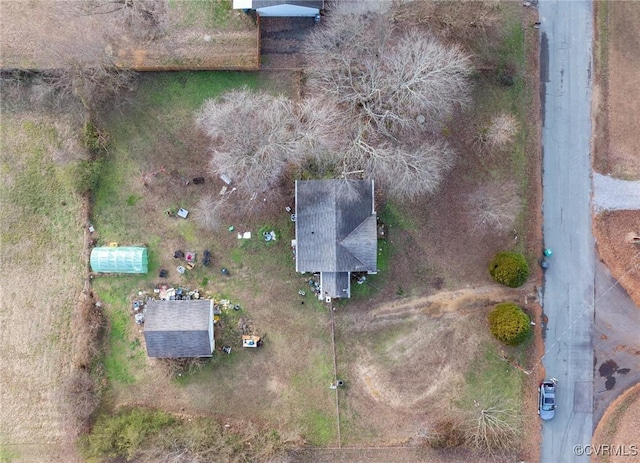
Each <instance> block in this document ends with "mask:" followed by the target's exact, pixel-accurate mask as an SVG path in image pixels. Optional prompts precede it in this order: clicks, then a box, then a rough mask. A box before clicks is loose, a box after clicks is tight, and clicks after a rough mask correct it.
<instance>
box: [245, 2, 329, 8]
mask: <svg viewBox="0 0 640 463" xmlns="http://www.w3.org/2000/svg"><path fill="white" fill-rule="evenodd" d="M277 5H296V6H305V7H307V8H317V9H319V10H321V9H323V8H324V1H323V0H253V2H252V5H251V6H252V7H253V8H254V9H256V10H257V9H258V8H266V7H269V6H277Z"/></svg>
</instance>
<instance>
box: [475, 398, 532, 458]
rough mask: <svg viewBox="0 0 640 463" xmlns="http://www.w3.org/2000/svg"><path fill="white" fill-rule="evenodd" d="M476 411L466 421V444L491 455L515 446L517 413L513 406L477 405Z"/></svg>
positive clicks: (509, 449) (518, 436)
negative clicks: (484, 406) (483, 406)
mask: <svg viewBox="0 0 640 463" xmlns="http://www.w3.org/2000/svg"><path fill="white" fill-rule="evenodd" d="M476 412H477V413H475V416H473V417H471V418H470V419H469V421H468V423H467V425H468V429H467V445H469V446H470V447H472V448H474V449H477V450H480V451H483V452H488V453H489V454H492V455H493V454H500V453H503V452H507V451H513V450H514V449H515V448H517V444H518V440H519V439H520V430H519V426H518V425H517V421H518V420H519V415H518V412H517V411H516V410H515V409H514V408H510V407H508V406H505V407H501V406H492V407H487V408H482V407H481V406H479V407H477V410H476Z"/></svg>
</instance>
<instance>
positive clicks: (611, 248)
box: [593, 211, 640, 305]
mask: <svg viewBox="0 0 640 463" xmlns="http://www.w3.org/2000/svg"><path fill="white" fill-rule="evenodd" d="M593 230H594V234H595V236H596V240H597V242H598V253H599V254H600V258H601V259H602V260H603V261H604V263H605V264H606V265H607V267H609V270H611V274H612V275H613V277H614V278H616V279H617V280H618V281H619V282H620V285H621V286H622V287H623V288H624V289H626V290H627V292H628V293H629V296H631V298H632V299H633V300H634V302H635V303H636V304H637V305H640V245H638V244H636V243H634V242H632V241H630V236H640V211H611V212H604V213H602V214H600V215H598V216H596V217H595V218H594V221H593Z"/></svg>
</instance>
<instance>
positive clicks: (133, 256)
mask: <svg viewBox="0 0 640 463" xmlns="http://www.w3.org/2000/svg"><path fill="white" fill-rule="evenodd" d="M148 267H149V257H148V256H147V248H139V247H104V248H93V250H92V251H91V270H93V271H94V272H100V273H147V271H148Z"/></svg>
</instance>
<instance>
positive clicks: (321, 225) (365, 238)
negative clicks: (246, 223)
mask: <svg viewBox="0 0 640 463" xmlns="http://www.w3.org/2000/svg"><path fill="white" fill-rule="evenodd" d="M376 251H377V234H376V215H375V208H374V202H373V180H360V181H355V182H350V184H349V186H346V185H345V182H344V181H342V180H299V181H297V182H296V271H298V272H334V273H335V272H375V271H377V260H376V257H377V252H376Z"/></svg>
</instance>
